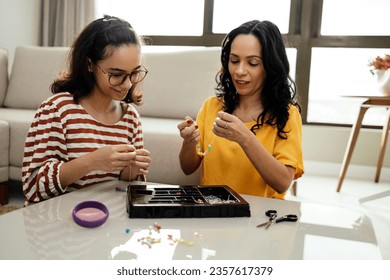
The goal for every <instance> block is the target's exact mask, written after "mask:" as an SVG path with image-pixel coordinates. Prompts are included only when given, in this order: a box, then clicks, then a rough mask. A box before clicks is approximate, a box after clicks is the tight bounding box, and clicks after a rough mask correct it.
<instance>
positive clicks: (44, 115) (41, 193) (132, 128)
mask: <svg viewBox="0 0 390 280" xmlns="http://www.w3.org/2000/svg"><path fill="white" fill-rule="evenodd" d="M127 107H128V108H127V111H126V113H125V114H124V116H123V117H122V119H121V120H119V121H118V122H117V123H115V124H113V125H106V124H103V123H101V122H99V121H97V120H95V119H94V118H93V117H92V116H90V115H89V114H88V113H87V112H86V111H85V110H84V109H83V107H81V106H80V105H79V104H77V103H75V102H74V100H73V96H72V95H71V94H69V93H59V94H55V95H53V96H51V97H50V98H49V99H47V100H46V101H45V102H43V103H42V104H41V106H40V107H39V108H38V110H37V112H36V115H35V117H34V119H33V122H32V124H31V127H30V130H29V132H28V135H27V138H26V143H25V149H24V159H23V167H22V181H23V192H24V194H25V196H26V205H27V204H29V203H33V202H39V201H42V200H45V199H48V198H51V197H54V196H57V195H60V194H63V193H64V192H66V191H71V190H73V189H80V188H83V187H86V186H90V185H91V184H95V183H98V182H102V181H107V180H113V179H118V178H119V173H120V172H112V173H110V172H105V171H99V170H95V171H93V172H90V173H89V174H87V175H85V176H84V177H83V178H81V179H80V180H78V181H76V182H75V183H74V184H72V185H69V186H61V184H60V181H59V171H60V168H61V165H62V164H63V163H64V162H67V161H70V160H72V159H75V158H78V157H80V156H82V155H85V154H87V153H90V152H92V151H95V150H96V149H98V148H101V147H103V146H106V145H118V144H132V145H134V146H135V148H136V149H140V148H143V135H142V125H141V122H140V116H139V114H138V112H137V110H136V109H135V108H134V107H133V106H132V105H131V104H129V105H128V106H127Z"/></svg>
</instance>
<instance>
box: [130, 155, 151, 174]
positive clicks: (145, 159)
mask: <svg viewBox="0 0 390 280" xmlns="http://www.w3.org/2000/svg"><path fill="white" fill-rule="evenodd" d="M135 152H136V156H135V158H133V159H132V160H131V162H130V164H131V167H130V168H131V176H138V175H147V174H148V168H149V166H150V164H151V162H152V158H151V156H150V152H149V151H148V150H146V149H138V150H136V151H135Z"/></svg>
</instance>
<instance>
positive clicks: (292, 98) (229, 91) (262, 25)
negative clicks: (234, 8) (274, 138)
mask: <svg viewBox="0 0 390 280" xmlns="http://www.w3.org/2000/svg"><path fill="white" fill-rule="evenodd" d="M240 34H252V35H254V36H255V37H256V38H257V39H258V40H259V42H260V45H261V47H262V60H263V65H264V69H265V72H266V79H265V83H264V87H263V90H262V93H261V95H260V102H261V104H262V105H263V108H264V110H263V112H262V113H261V114H260V115H259V116H257V119H256V124H255V125H253V126H252V128H251V131H252V132H253V133H256V130H258V129H259V128H260V127H261V126H262V125H263V124H268V125H274V126H276V127H277V129H278V136H279V137H280V138H282V139H287V132H286V131H285V130H284V128H285V126H286V123H287V120H288V118H289V112H288V109H289V106H290V105H291V104H292V105H295V106H297V107H298V109H299V111H300V110H301V108H300V106H299V104H298V103H297V101H296V99H297V96H296V86H295V83H294V81H293V80H292V79H291V77H290V76H289V73H290V65H289V62H288V59H287V54H286V49H285V46H284V42H283V38H282V35H281V34H280V31H279V28H278V27H277V26H276V25H275V24H273V23H272V22H269V21H259V20H253V21H249V22H246V23H244V24H242V25H240V26H239V27H237V28H235V29H233V30H232V31H231V32H230V33H229V34H227V35H226V37H225V38H224V40H223V41H222V52H221V63H222V68H221V70H220V71H219V72H218V74H217V76H216V81H217V87H216V90H217V94H216V95H217V97H218V98H219V99H220V100H222V101H223V104H224V111H225V112H228V113H232V112H233V111H234V110H235V109H236V108H237V106H238V103H239V98H240V96H239V95H238V94H237V91H236V89H235V87H234V85H233V82H232V78H231V76H230V73H229V56H230V51H231V45H232V42H233V40H234V39H235V38H236V36H237V35H240Z"/></svg>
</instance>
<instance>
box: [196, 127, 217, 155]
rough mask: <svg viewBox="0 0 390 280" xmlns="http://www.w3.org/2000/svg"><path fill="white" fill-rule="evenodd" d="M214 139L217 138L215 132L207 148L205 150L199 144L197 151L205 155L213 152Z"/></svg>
mask: <svg viewBox="0 0 390 280" xmlns="http://www.w3.org/2000/svg"><path fill="white" fill-rule="evenodd" d="M213 134H214V133H213ZM214 139H215V134H214V136H213V138H212V139H211V142H210V144H208V145H207V149H206V150H205V151H204V152H202V151H201V149H200V144H198V145H197V146H196V153H197V154H198V156H200V157H205V156H206V155H207V154H208V153H209V152H211V148H212V144H213V142H214Z"/></svg>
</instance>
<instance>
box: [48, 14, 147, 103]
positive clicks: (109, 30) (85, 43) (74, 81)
mask: <svg viewBox="0 0 390 280" xmlns="http://www.w3.org/2000/svg"><path fill="white" fill-rule="evenodd" d="M128 44H131V45H136V46H139V47H141V44H143V41H142V38H141V37H140V36H138V35H137V33H136V32H135V31H134V29H133V28H132V26H131V25H130V23H128V22H127V21H125V20H123V19H120V18H117V17H113V16H108V15H105V16H104V17H103V18H100V19H97V20H95V21H93V22H91V23H90V24H88V25H87V26H86V27H85V28H84V29H83V31H81V33H80V35H79V36H78V37H77V38H76V40H75V41H74V43H73V45H72V48H71V50H70V53H69V70H68V71H66V72H63V73H61V74H60V75H59V77H58V78H57V79H56V80H55V81H54V82H53V84H52V85H51V91H52V92H53V93H54V94H55V93H59V92H69V93H71V94H72V95H73V99H74V100H75V102H79V100H80V98H82V97H83V96H86V95H88V94H89V93H90V92H91V90H92V88H93V86H94V83H95V77H94V75H93V73H91V72H90V71H88V61H90V62H92V63H96V62H97V61H99V60H102V59H105V58H107V57H109V56H110V55H111V54H112V52H113V50H114V48H116V47H121V46H124V45H128ZM136 88H137V83H135V84H133V85H132V87H131V88H130V90H129V92H128V94H127V96H126V97H125V99H124V101H125V102H126V103H136V104H139V103H141V100H142V95H140V93H139V92H135V90H136ZM135 95H137V96H135Z"/></svg>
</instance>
